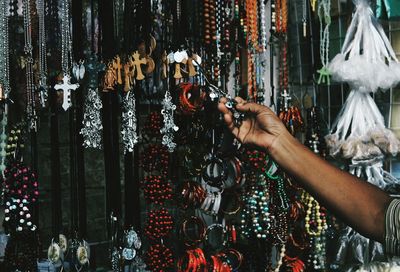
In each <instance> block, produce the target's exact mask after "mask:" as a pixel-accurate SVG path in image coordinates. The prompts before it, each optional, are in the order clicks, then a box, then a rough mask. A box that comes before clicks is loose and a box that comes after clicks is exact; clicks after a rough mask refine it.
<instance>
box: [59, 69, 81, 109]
mask: <svg viewBox="0 0 400 272" xmlns="http://www.w3.org/2000/svg"><path fill="white" fill-rule="evenodd" d="M62 80H63V83H61V84H60V83H59V84H56V85H55V86H54V89H56V90H62V91H63V104H62V107H63V109H64V110H65V111H66V110H68V109H69V108H70V107H71V106H72V102H71V90H73V91H75V90H76V89H78V88H79V84H78V83H76V84H71V82H70V80H71V78H70V76H69V75H64V77H63V79H62Z"/></svg>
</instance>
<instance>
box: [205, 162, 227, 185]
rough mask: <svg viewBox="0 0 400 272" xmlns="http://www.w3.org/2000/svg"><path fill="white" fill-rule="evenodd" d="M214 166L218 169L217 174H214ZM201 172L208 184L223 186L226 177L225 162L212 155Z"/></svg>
mask: <svg viewBox="0 0 400 272" xmlns="http://www.w3.org/2000/svg"><path fill="white" fill-rule="evenodd" d="M215 167H218V168H219V170H220V172H219V174H217V175H214V171H215ZM202 173H203V175H202V177H203V179H204V181H205V182H206V183H207V184H208V185H211V186H212V187H219V188H223V186H224V182H225V181H226V178H227V171H226V163H224V162H223V161H222V160H221V159H220V158H218V157H216V156H213V155H212V156H211V158H210V159H208V160H207V161H206V163H205V166H204V167H203V171H202Z"/></svg>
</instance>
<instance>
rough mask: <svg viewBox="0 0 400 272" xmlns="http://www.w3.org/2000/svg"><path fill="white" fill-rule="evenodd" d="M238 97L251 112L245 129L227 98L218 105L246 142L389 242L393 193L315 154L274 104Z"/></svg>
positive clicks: (353, 222) (366, 231)
mask: <svg viewBox="0 0 400 272" xmlns="http://www.w3.org/2000/svg"><path fill="white" fill-rule="evenodd" d="M236 101H237V102H238V104H237V106H236V109H237V110H238V111H240V112H243V113H246V118H245V120H244V121H243V122H242V124H241V125H240V127H235V126H234V124H233V119H232V113H231V112H230V111H229V109H228V108H226V107H225V102H226V100H225V99H224V98H223V99H221V101H220V103H219V105H218V109H219V110H220V111H221V112H222V113H223V115H224V120H225V122H226V125H227V126H228V128H229V129H230V130H231V132H232V133H233V135H234V136H235V137H236V138H237V139H238V140H239V141H240V142H241V143H242V144H246V145H253V146H257V147H260V148H262V149H264V150H266V151H267V152H268V153H269V154H270V155H271V157H272V158H273V159H274V160H275V161H276V162H277V163H278V164H279V165H280V166H281V168H282V169H283V170H284V171H285V172H287V173H288V174H290V175H291V176H292V177H293V178H295V179H296V180H297V181H298V182H299V183H300V184H301V185H302V186H303V188H304V189H306V190H307V191H308V192H310V193H311V194H312V195H313V196H314V197H315V198H316V199H317V200H318V201H320V202H321V204H322V205H324V206H325V207H327V208H328V209H329V210H330V211H332V212H333V213H334V214H335V215H336V216H337V217H339V218H340V219H342V220H343V221H344V222H345V223H346V224H348V225H349V226H351V227H352V228H354V229H355V230H356V231H358V232H359V233H361V234H362V235H364V236H366V237H369V238H371V239H373V240H376V241H379V242H383V240H384V218H385V210H386V207H387V206H388V205H389V203H390V201H391V197H390V196H389V195H388V194H387V193H385V192H384V191H382V190H381V189H379V188H378V187H376V186H373V185H371V184H369V183H367V182H365V181H362V180H360V179H358V178H357V177H355V176H353V175H350V174H349V173H347V172H345V171H342V170H340V169H338V168H336V167H334V166H332V165H330V164H329V163H328V162H327V161H325V160H323V159H321V158H320V157H319V156H317V155H315V154H314V153H313V152H311V151H310V150H309V149H308V148H307V147H305V146H304V145H302V144H301V143H300V142H298V141H297V140H296V139H295V138H294V137H293V136H292V135H291V134H290V133H289V131H288V130H287V129H286V127H285V126H284V125H283V123H282V122H281V120H280V119H279V118H278V117H277V116H276V115H275V113H274V112H273V111H271V110H270V109H269V108H268V107H265V106H262V105H259V104H255V103H247V102H246V101H244V100H243V99H241V98H236Z"/></svg>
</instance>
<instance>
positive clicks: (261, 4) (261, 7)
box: [257, 0, 267, 51]
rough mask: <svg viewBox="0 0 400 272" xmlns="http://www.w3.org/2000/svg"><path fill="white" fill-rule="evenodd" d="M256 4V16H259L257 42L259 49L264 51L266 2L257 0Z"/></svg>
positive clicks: (265, 45)
mask: <svg viewBox="0 0 400 272" xmlns="http://www.w3.org/2000/svg"><path fill="white" fill-rule="evenodd" d="M257 4H258V12H259V14H258V18H259V22H258V26H259V31H258V32H259V44H260V45H261V46H260V50H261V51H265V49H266V48H267V20H266V16H265V15H266V14H265V13H266V8H265V6H266V3H265V2H264V0H258V1H257Z"/></svg>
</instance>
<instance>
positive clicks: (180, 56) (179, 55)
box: [174, 51, 188, 79]
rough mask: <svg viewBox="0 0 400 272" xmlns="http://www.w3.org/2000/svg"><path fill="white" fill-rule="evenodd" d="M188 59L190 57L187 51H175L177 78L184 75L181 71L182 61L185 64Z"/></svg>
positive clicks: (175, 75)
mask: <svg viewBox="0 0 400 272" xmlns="http://www.w3.org/2000/svg"><path fill="white" fill-rule="evenodd" d="M187 59H188V54H187V53H186V51H177V52H175V53H174V62H175V74H174V78H175V79H181V78H182V77H183V76H182V73H181V63H182V64H185V63H186V61H187Z"/></svg>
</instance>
